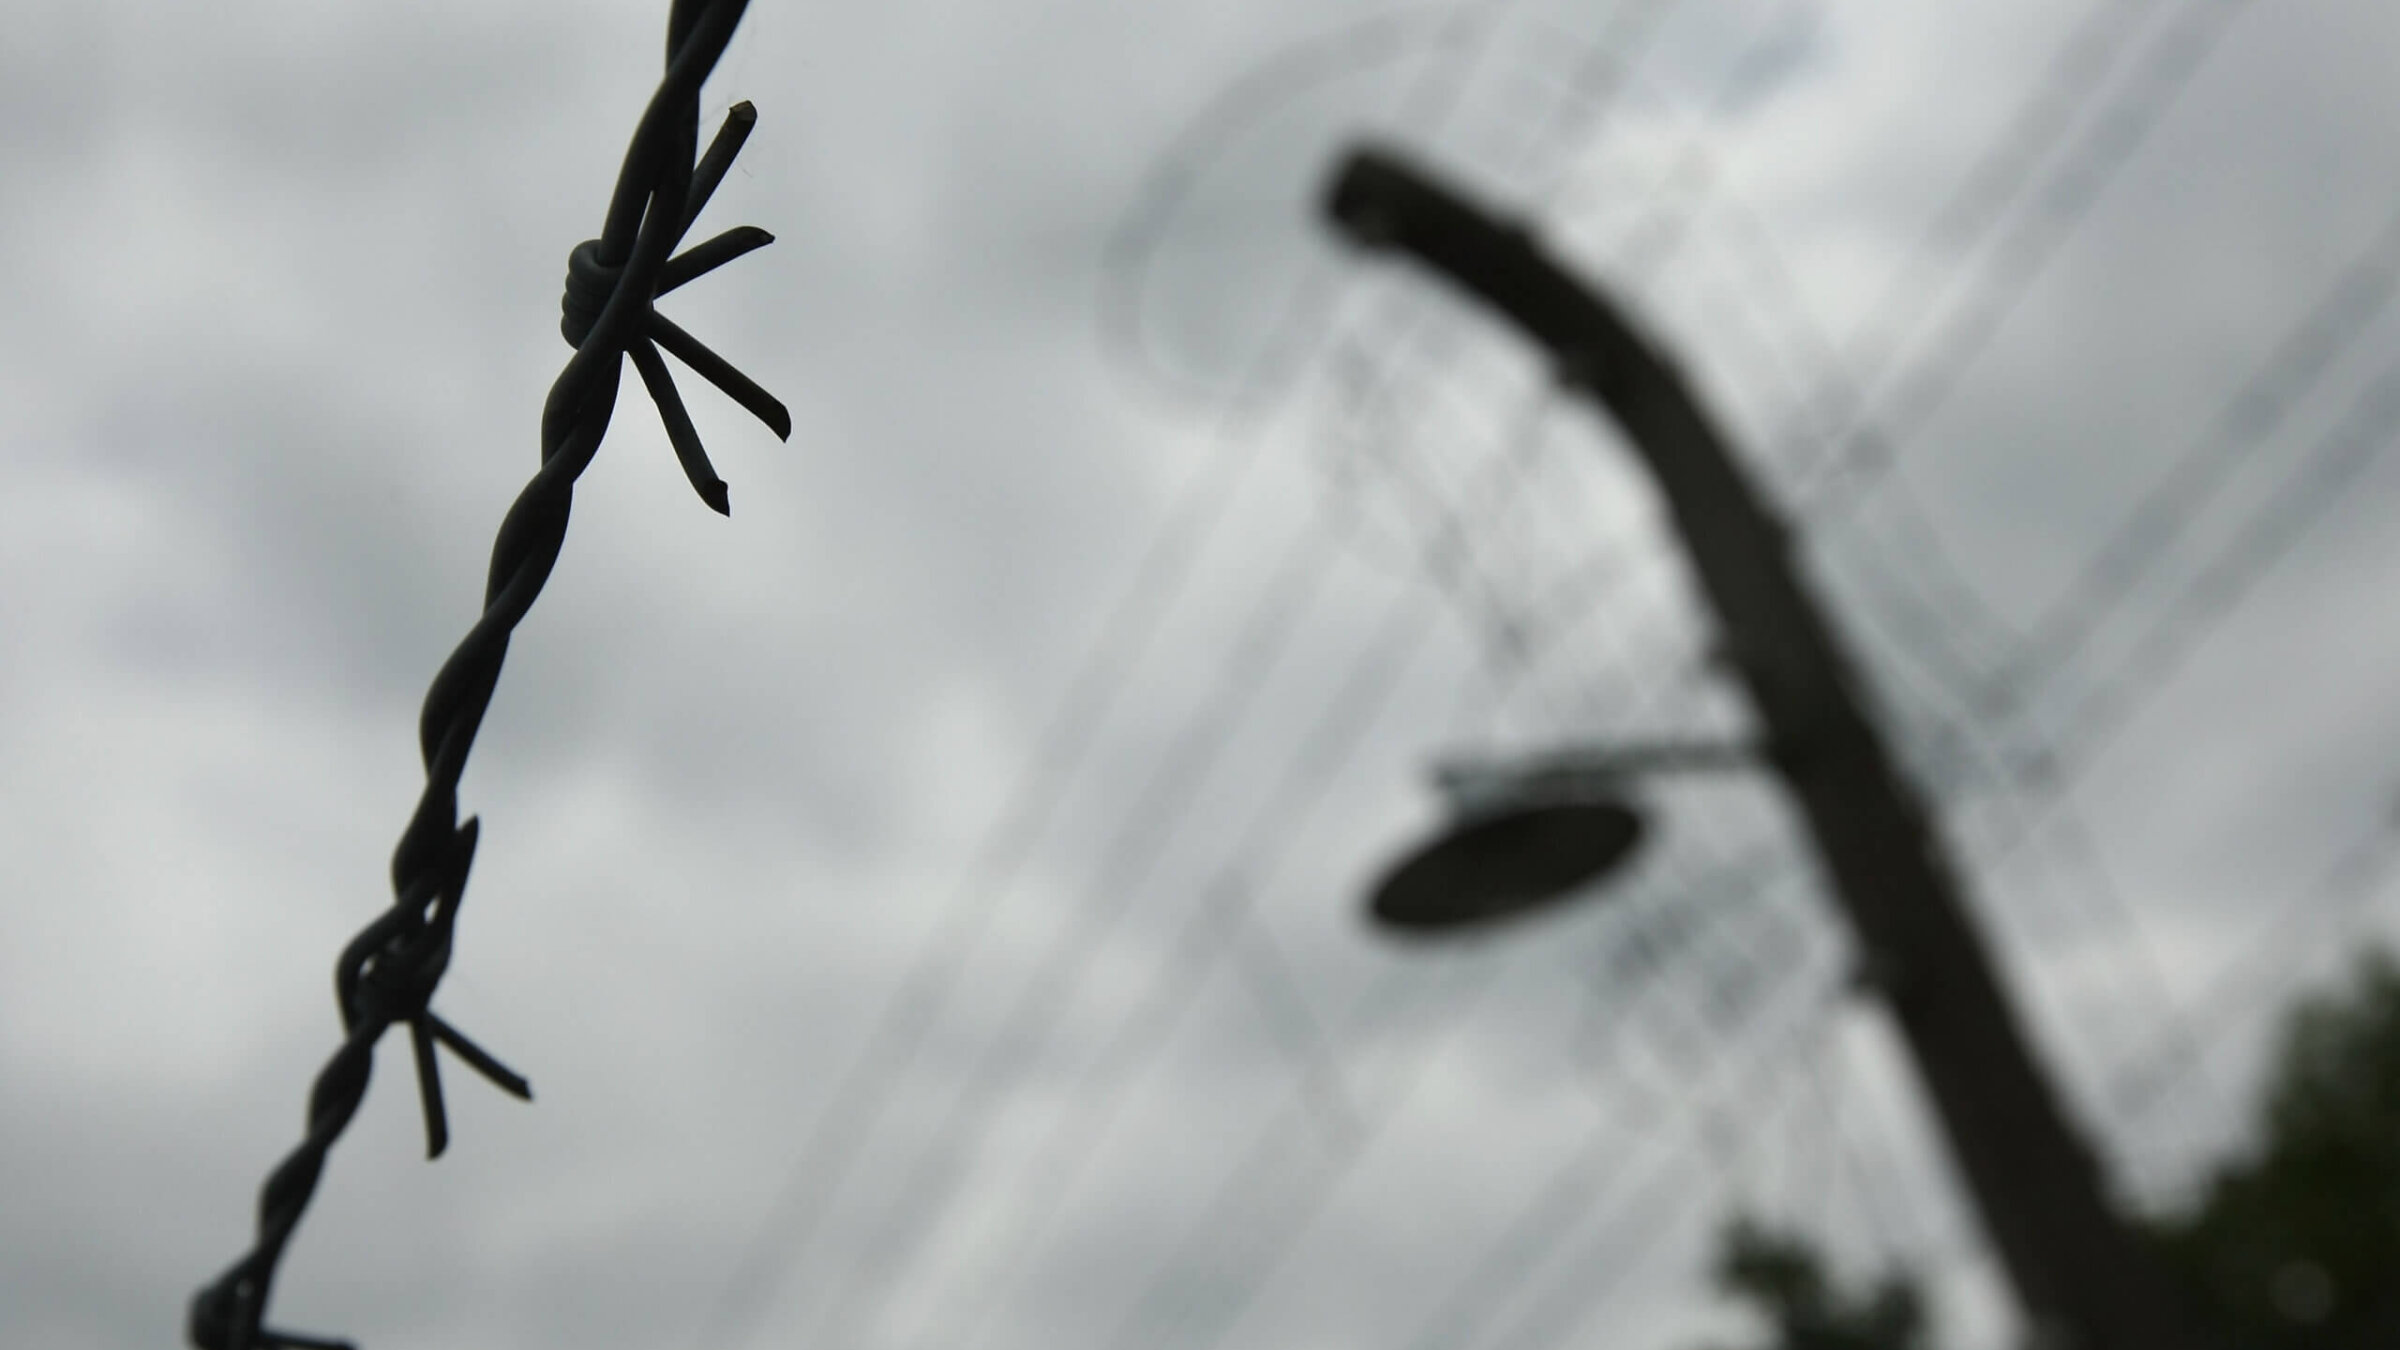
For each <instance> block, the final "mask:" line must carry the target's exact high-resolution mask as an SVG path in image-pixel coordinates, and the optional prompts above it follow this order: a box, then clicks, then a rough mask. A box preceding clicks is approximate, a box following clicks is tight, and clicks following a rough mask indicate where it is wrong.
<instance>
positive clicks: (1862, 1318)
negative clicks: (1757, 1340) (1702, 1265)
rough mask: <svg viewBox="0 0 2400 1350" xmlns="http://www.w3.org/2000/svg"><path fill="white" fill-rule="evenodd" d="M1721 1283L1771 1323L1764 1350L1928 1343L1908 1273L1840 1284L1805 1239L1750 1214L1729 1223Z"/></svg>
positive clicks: (1920, 1348) (1899, 1348) (1920, 1349)
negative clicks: (1859, 1284)
mask: <svg viewBox="0 0 2400 1350" xmlns="http://www.w3.org/2000/svg"><path fill="white" fill-rule="evenodd" d="M1717 1285H1718V1287H1719V1288H1720V1289H1723V1290H1724V1291H1725V1292H1726V1294H1728V1295H1729V1296H1731V1297H1733V1298H1735V1299H1738V1300H1740V1301H1741V1302H1743V1303H1746V1304H1748V1305H1750V1307H1751V1308H1752V1310H1753V1311H1755V1312H1757V1313H1758V1315H1759V1316H1760V1318H1761V1319H1763V1320H1764V1321H1765V1322H1766V1323H1767V1325H1768V1326H1769V1327H1770V1328H1772V1334H1773V1336H1774V1339H1773V1340H1771V1341H1768V1342H1767V1343H1766V1344H1765V1345H1764V1346H1762V1347H1760V1350H1926V1341H1925V1314H1924V1307H1923V1304H1922V1302H1921V1300H1920V1298H1919V1296H1918V1294H1917V1291H1916V1287H1915V1286H1914V1285H1913V1284H1912V1283H1911V1282H1909V1281H1908V1280H1907V1279H1905V1278H1902V1277H1898V1276H1894V1277H1890V1278H1887V1279H1884V1280H1881V1281H1878V1282H1877V1283H1876V1284H1875V1286H1874V1287H1873V1288H1872V1289H1868V1290H1862V1291H1858V1292H1850V1291H1846V1290H1843V1289H1840V1288H1838V1287H1836V1286H1835V1284H1834V1282H1833V1281H1832V1280H1831V1279H1830V1278H1829V1277H1828V1276H1827V1275H1826V1273H1825V1269H1824V1263H1823V1261H1822V1260H1821V1259H1820V1258H1819V1257H1818V1256H1817V1253H1816V1251H1815V1250H1814V1249H1813V1248H1811V1247H1810V1246H1809V1245H1808V1243H1807V1241H1806V1240H1805V1239H1803V1238H1800V1237H1797V1236H1794V1235H1792V1234H1788V1233H1778V1232H1774V1231H1771V1230H1769V1229H1766V1228H1762V1227H1760V1226H1758V1225H1756V1224H1754V1223H1752V1222H1750V1221H1749V1220H1746V1219H1736V1220H1735V1221H1734V1222H1733V1224H1732V1225H1731V1226H1730V1227H1729V1228H1727V1230H1726V1233H1725V1237H1724V1246H1723V1247H1722V1249H1721V1250H1720V1251H1719V1253H1718V1256H1717Z"/></svg>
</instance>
